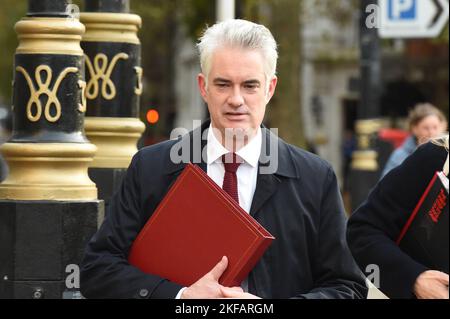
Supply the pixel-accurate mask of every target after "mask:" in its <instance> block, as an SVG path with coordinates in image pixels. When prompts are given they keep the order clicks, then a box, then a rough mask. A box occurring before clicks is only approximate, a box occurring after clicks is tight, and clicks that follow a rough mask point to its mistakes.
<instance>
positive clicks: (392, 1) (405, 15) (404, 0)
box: [388, 0, 417, 21]
mask: <svg viewBox="0 0 450 319" xmlns="http://www.w3.org/2000/svg"><path fill="white" fill-rule="evenodd" d="M388 11H389V14H388V16H389V20H396V21H398V20H415V19H416V18H417V0H388Z"/></svg>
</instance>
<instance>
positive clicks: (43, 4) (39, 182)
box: [0, 0, 103, 298]
mask: <svg viewBox="0 0 450 319" xmlns="http://www.w3.org/2000/svg"><path fill="white" fill-rule="evenodd" d="M69 4H70V0H29V8H28V10H29V11H28V14H27V16H26V17H25V18H23V19H21V20H20V21H19V22H17V24H16V26H15V30H16V32H17V35H18V38H19V46H18V48H17V50H16V54H15V61H14V71H15V73H14V88H13V105H12V109H13V131H12V136H11V138H10V140H9V141H8V142H7V143H5V144H4V145H2V146H1V148H0V150H1V152H2V154H3V156H4V158H5V159H6V161H7V162H8V164H9V168H10V173H9V175H8V177H7V178H6V180H5V181H4V182H3V183H2V184H0V256H1V258H0V298H62V296H63V293H64V292H67V291H68V290H70V291H73V290H74V289H75V290H76V289H77V288H78V287H77V284H76V278H75V281H74V284H73V285H71V286H70V287H68V286H67V285H66V277H67V275H68V273H66V270H67V269H68V268H67V267H68V266H70V265H71V267H70V269H73V270H74V271H75V272H76V266H77V264H78V263H79V262H80V261H81V258H82V256H83V253H84V247H85V245H86V243H87V241H88V240H89V239H90V237H91V236H92V235H93V234H94V233H95V231H96V229H97V220H98V219H99V218H100V215H101V214H102V212H103V202H102V201H99V200H97V188H96V186H95V184H94V183H93V182H92V181H91V180H90V178H89V176H88V166H89V164H90V163H91V162H92V160H93V157H94V154H95V152H96V147H95V145H94V144H91V143H90V142H89V141H88V140H87V138H86V136H85V134H84V131H83V122H84V116H85V112H86V101H85V99H84V91H85V88H86V83H85V81H84V70H83V51H82V49H81V47H80V41H81V36H82V34H83V33H84V30H85V28H84V26H83V25H82V24H81V23H80V22H79V21H78V19H75V18H73V17H71V16H70V14H68V13H67V12H68V9H67V8H68V5H69ZM76 275H77V274H76V273H75V276H76Z"/></svg>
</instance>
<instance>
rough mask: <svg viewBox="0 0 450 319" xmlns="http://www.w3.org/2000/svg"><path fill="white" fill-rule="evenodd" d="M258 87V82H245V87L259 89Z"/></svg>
mask: <svg viewBox="0 0 450 319" xmlns="http://www.w3.org/2000/svg"><path fill="white" fill-rule="evenodd" d="M258 87H259V85H258V84H256V83H251V84H245V85H244V88H246V89H250V90H254V89H257V88H258Z"/></svg>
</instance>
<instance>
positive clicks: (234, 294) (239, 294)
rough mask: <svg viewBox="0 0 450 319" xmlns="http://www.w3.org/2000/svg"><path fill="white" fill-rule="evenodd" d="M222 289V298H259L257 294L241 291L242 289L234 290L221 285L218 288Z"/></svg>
mask: <svg viewBox="0 0 450 319" xmlns="http://www.w3.org/2000/svg"><path fill="white" fill-rule="evenodd" d="M220 289H221V291H222V295H223V296H224V298H233V299H261V298H260V297H258V296H255V295H252V294H249V293H247V292H243V291H242V289H241V291H239V290H236V289H234V288H227V287H223V286H222V288H220Z"/></svg>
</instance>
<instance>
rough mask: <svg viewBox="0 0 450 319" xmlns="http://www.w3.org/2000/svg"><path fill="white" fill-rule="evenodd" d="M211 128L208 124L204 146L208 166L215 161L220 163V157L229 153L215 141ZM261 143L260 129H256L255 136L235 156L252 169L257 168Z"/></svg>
mask: <svg viewBox="0 0 450 319" xmlns="http://www.w3.org/2000/svg"><path fill="white" fill-rule="evenodd" d="M211 128H212V125H211V124H210V125H209V129H208V137H207V139H208V140H207V144H206V152H207V163H208V165H209V164H211V163H213V162H216V161H219V162H222V160H221V157H222V155H225V154H227V153H229V151H228V150H227V149H226V148H225V147H224V146H223V145H222V144H221V143H220V142H219V141H218V140H217V138H216V136H215V135H214V133H213V130H212V129H211ZM261 143H262V134H261V128H258V131H257V132H256V135H255V136H254V137H253V138H252V139H251V140H250V142H248V143H247V145H245V146H244V147H243V148H241V149H240V150H239V151H237V152H236V154H237V155H238V156H239V157H241V158H242V159H243V160H244V161H245V162H246V163H248V164H249V165H251V166H252V167H257V166H258V161H259V156H260V154H261Z"/></svg>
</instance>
